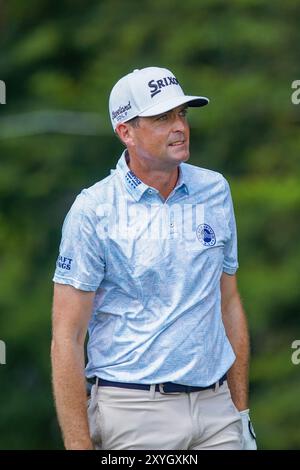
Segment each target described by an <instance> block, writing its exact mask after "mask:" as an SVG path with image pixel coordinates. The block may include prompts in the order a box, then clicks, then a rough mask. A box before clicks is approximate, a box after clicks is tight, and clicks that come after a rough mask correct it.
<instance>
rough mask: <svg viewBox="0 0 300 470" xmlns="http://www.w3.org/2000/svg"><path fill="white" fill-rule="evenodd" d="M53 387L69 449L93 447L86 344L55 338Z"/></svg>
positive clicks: (52, 350)
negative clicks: (86, 385)
mask: <svg viewBox="0 0 300 470" xmlns="http://www.w3.org/2000/svg"><path fill="white" fill-rule="evenodd" d="M51 359H52V370H53V390H54V397H55V403H56V410H57V415H58V420H59V424H60V426H61V429H62V433H63V437H64V443H65V447H66V449H74V450H75V449H87V450H88V449H92V448H93V446H92V442H91V438H90V434H89V427H88V419H87V410H86V390H85V378H84V349H83V346H81V345H79V344H76V343H73V342H71V341H69V342H67V341H52V346H51Z"/></svg>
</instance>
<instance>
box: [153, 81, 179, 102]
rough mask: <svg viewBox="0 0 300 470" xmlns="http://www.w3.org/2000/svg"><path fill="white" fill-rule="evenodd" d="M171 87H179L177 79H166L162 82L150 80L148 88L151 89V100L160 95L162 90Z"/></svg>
mask: <svg viewBox="0 0 300 470" xmlns="http://www.w3.org/2000/svg"><path fill="white" fill-rule="evenodd" d="M170 85H179V82H178V80H177V78H175V77H164V78H162V79H160V80H150V82H148V87H149V88H150V92H151V98H153V96H155V95H157V94H158V93H160V92H161V89H162V88H164V87H166V86H170Z"/></svg>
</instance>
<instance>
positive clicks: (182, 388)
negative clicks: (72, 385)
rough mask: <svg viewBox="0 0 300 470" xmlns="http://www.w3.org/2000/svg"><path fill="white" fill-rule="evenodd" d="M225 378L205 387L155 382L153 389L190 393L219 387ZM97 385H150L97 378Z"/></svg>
mask: <svg viewBox="0 0 300 470" xmlns="http://www.w3.org/2000/svg"><path fill="white" fill-rule="evenodd" d="M97 378H98V377H92V378H91V379H89V381H90V382H91V383H93V384H95V383H96V380H97ZM225 380H227V377H226V374H224V375H223V377H221V378H220V380H218V381H217V382H216V383H214V384H212V385H208V386H207V387H193V386H191V385H181V384H175V383H173V382H165V383H162V384H155V391H156V392H160V393H192V392H200V391H202V390H209V389H213V390H215V389H217V388H218V387H220V386H221V385H222V384H223V382H225ZM98 385H100V386H101V387H119V388H132V389H137V390H150V388H151V385H147V384H134V383H127V382H111V381H110V380H104V379H100V378H98Z"/></svg>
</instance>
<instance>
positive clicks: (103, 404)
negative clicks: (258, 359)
mask: <svg viewBox="0 0 300 470" xmlns="http://www.w3.org/2000/svg"><path fill="white" fill-rule="evenodd" d="M88 419H89V427H90V434H91V438H92V441H93V443H94V446H95V449H98V450H102V449H103V450H104V449H109V450H138V449H142V450H147V449H154V450H161V449H164V450H176V449H180V450H196V449H207V450H210V449H216V450H217V449H228V450H229V449H230V450H239V449H242V439H243V438H242V423H241V419H240V414H239V412H238V410H237V409H236V407H235V406H234V404H233V402H232V399H231V396H230V391H229V388H228V385H227V381H225V382H224V383H223V385H221V386H220V387H218V388H216V390H212V389H210V390H202V391H199V392H192V393H178V394H161V393H160V392H157V391H155V385H152V386H151V389H150V390H149V391H148V390H135V389H124V388H117V387H101V386H98V385H97V384H95V385H93V388H92V391H91V397H90V399H89V400H88Z"/></svg>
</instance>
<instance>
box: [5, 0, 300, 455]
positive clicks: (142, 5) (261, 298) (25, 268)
mask: <svg viewBox="0 0 300 470" xmlns="http://www.w3.org/2000/svg"><path fill="white" fill-rule="evenodd" d="M299 24H300V4H299V2H298V1H293V0H286V1H285V2H282V1H279V0H273V1H272V2H270V1H267V0H239V1H237V0H232V1H231V2H227V1H218V0H202V1H198V0H184V1H182V0H145V1H133V0H132V1H121V0H112V1H99V0H98V1H83V0H62V1H60V2H53V1H50V0H28V1H27V2H20V1H17V0H10V1H9V2H3V1H1V2H0V34H1V37H0V45H1V46H0V47H1V54H0V79H1V80H4V81H5V83H6V87H7V90H6V92H7V96H6V100H7V104H6V105H0V312H1V314H0V340H3V341H5V343H6V346H7V351H6V353H7V358H6V361H7V363H6V365H0V449H56V448H62V442H61V438H60V433H59V430H58V426H57V422H56V417H55V412H54V408H53V400H52V395H51V385H50V367H49V347H50V334H51V332H50V315H51V301H52V281H51V279H52V275H53V271H54V267H55V262H56V257H57V252H58V245H59V241H60V230H61V225H62V222H63V219H64V216H65V214H66V212H67V210H68V209H69V207H70V205H71V203H72V202H73V200H74V198H75V196H76V194H78V193H79V192H80V190H81V189H82V188H84V187H88V186H90V185H92V184H93V183H95V182H96V181H98V180H100V179H102V178H103V177H105V176H106V175H108V174H109V170H110V168H113V167H114V166H115V163H116V161H117V159H118V157H119V155H120V153H121V151H122V147H121V144H120V143H119V142H118V140H117V139H116V138H115V136H114V135H113V132H112V129H111V127H110V122H109V117H108V111H107V105H108V94H109V92H110V89H111V87H112V86H113V84H114V83H115V82H116V81H117V80H118V79H119V78H120V77H121V76H122V75H123V74H126V73H128V72H129V71H132V70H133V69H134V68H141V67H144V66H149V65H157V66H164V67H167V68H170V69H171V70H172V71H174V73H175V74H176V76H177V78H178V79H179V81H180V82H181V83H182V85H183V88H184V89H185V90H186V91H187V92H188V93H190V94H204V95H206V96H209V97H210V99H211V103H210V105H209V106H208V107H206V108H203V109H200V110H190V113H189V119H190V124H191V135H192V145H191V159H190V162H191V163H193V164H196V165H199V166H202V167H206V168H210V169H213V170H217V171H220V172H222V173H223V174H224V175H225V177H226V178H228V180H229V182H230V185H231V189H232V194H233V198H234V203H235V211H236V219H237V225H238V232H239V262H240V269H239V273H238V278H239V286H240V291H241V295H242V299H243V302H244V305H245V308H246V311H247V314H248V318H249V324H250V331H251V338H252V363H251V384H250V386H251V402H250V405H251V411H252V418H253V422H254V425H255V430H256V433H257V437H258V445H259V447H260V448H262V449H300V428H299V422H300V403H299V396H300V393H299V392H300V364H299V365H294V364H293V363H292V361H291V354H292V352H293V350H292V349H291V344H292V341H293V340H295V339H300V316H299V305H300V302H299V300H300V290H299V277H300V243H299V233H300V224H299V214H300V185H299V175H300V158H299V157H300V132H299V130H300V105H298V106H297V105H294V104H293V103H292V101H291V94H292V91H293V90H292V88H291V84H292V82H293V81H294V80H297V79H300V69H299V59H300V28H299Z"/></svg>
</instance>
